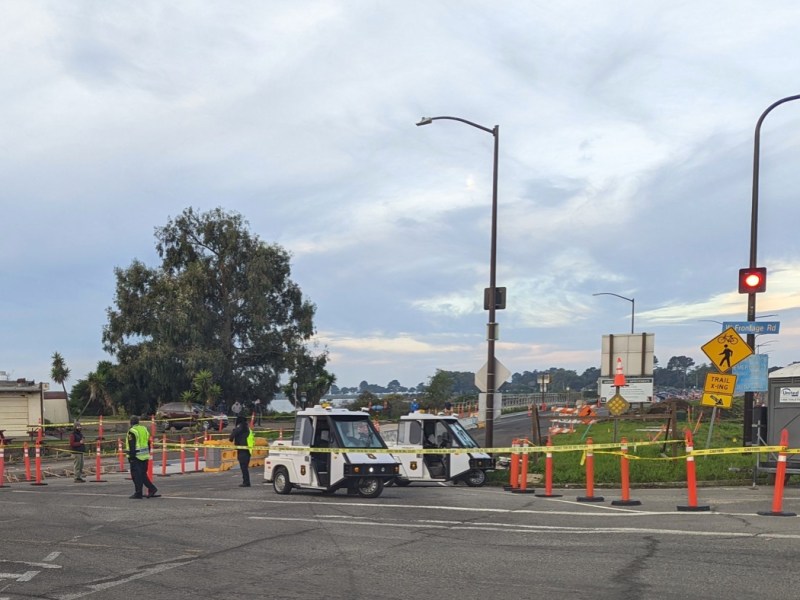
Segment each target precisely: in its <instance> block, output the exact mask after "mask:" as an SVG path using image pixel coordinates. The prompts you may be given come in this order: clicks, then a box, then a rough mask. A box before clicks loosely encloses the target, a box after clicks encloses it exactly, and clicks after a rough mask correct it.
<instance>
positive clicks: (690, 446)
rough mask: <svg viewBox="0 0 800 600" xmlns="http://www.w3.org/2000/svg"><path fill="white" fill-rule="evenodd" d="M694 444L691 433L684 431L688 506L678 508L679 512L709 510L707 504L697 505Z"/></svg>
mask: <svg viewBox="0 0 800 600" xmlns="http://www.w3.org/2000/svg"><path fill="white" fill-rule="evenodd" d="M693 451H694V442H693V441H692V432H691V431H689V430H688V429H687V430H686V490H687V493H688V496H689V504H686V505H684V506H678V510H680V511H693V512H698V511H704V510H711V507H710V506H708V505H707V504H697V478H696V476H695V464H694V456H692V452H693Z"/></svg>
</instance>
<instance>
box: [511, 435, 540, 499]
mask: <svg viewBox="0 0 800 600" xmlns="http://www.w3.org/2000/svg"><path fill="white" fill-rule="evenodd" d="M528 446H529V444H528V440H523V441H522V447H523V448H527V447H528ZM535 491H536V490H534V489H533V488H528V453H527V452H523V453H522V459H521V465H520V470H519V487H517V488H516V489H513V490H511V492H512V493H514V494H533V493H534V492H535Z"/></svg>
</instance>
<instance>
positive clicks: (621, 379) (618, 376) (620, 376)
mask: <svg viewBox="0 0 800 600" xmlns="http://www.w3.org/2000/svg"><path fill="white" fill-rule="evenodd" d="M614 385H618V386H623V385H625V374H624V373H623V372H622V359H621V358H618V359H617V372H616V373H615V374H614Z"/></svg>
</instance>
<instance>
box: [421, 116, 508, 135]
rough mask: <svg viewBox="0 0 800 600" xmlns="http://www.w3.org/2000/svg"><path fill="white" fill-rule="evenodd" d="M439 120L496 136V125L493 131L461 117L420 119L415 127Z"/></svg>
mask: <svg viewBox="0 0 800 600" xmlns="http://www.w3.org/2000/svg"><path fill="white" fill-rule="evenodd" d="M441 120H446V121H458V122H460V123H466V124H467V125H470V126H472V127H475V128H477V129H480V130H481V131H485V132H486V133H491V134H492V135H497V125H495V126H494V129H489V128H488V127H484V126H483V125H478V124H477V123H473V122H472V121H467V120H466V119H462V118H461V117H422V118H421V119H420V120H419V122H418V123H417V127H421V126H422V125H430V124H431V123H433V122H434V121H441Z"/></svg>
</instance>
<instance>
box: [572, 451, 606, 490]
mask: <svg viewBox="0 0 800 600" xmlns="http://www.w3.org/2000/svg"><path fill="white" fill-rule="evenodd" d="M593 444H594V442H592V438H586V445H587V446H588V447H587V448H586V495H585V496H579V497H578V502H603V500H605V498H603V497H602V496H595V495H594V451H593V450H592V445H593Z"/></svg>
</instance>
